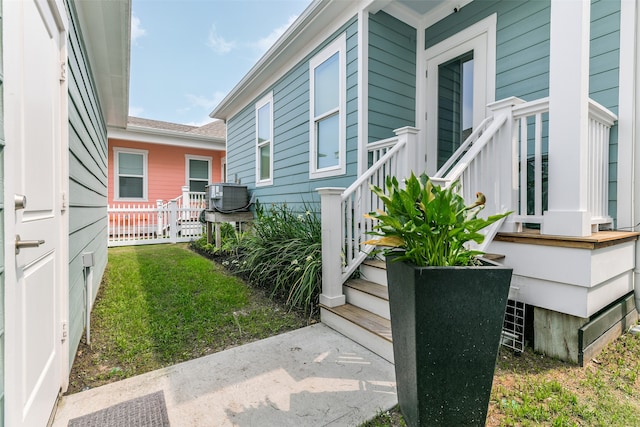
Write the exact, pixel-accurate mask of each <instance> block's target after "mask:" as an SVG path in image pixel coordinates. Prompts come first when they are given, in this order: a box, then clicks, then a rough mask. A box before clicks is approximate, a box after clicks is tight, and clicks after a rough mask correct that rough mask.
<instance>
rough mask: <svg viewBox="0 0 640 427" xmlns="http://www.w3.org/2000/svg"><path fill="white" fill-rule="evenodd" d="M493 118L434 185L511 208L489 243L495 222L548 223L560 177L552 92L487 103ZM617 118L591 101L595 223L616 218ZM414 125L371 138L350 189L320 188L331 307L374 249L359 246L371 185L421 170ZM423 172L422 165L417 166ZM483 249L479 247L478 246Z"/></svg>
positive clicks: (505, 226)
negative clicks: (551, 164)
mask: <svg viewBox="0 0 640 427" xmlns="http://www.w3.org/2000/svg"><path fill="white" fill-rule="evenodd" d="M489 108H490V109H491V110H492V111H493V116H492V117H490V118H488V119H487V120H485V121H484V122H483V123H482V124H481V125H480V126H478V128H477V129H476V130H475V131H474V132H473V133H472V134H471V135H470V136H469V138H467V140H466V141H465V142H464V143H463V144H462V146H461V147H460V148H459V149H458V150H457V151H456V152H455V153H454V154H453V156H452V158H451V159H450V160H449V161H448V162H447V163H446V164H445V165H443V167H442V168H441V169H440V170H439V171H438V172H437V173H436V174H434V175H433V176H432V177H431V179H432V181H434V183H436V184H440V185H443V186H448V185H451V183H453V182H455V181H459V182H460V184H461V191H462V195H463V197H464V198H465V200H468V201H469V202H471V201H473V200H475V198H476V196H475V193H476V192H478V191H481V192H483V193H484V194H485V195H486V197H487V205H486V206H485V213H486V215H492V214H495V213H498V212H505V211H510V210H511V211H514V213H515V214H514V215H510V216H509V217H508V218H507V221H505V222H503V223H500V224H498V225H496V227H493V229H492V230H488V233H487V235H486V238H485V241H486V243H487V244H488V243H489V242H490V241H491V239H492V238H493V236H492V233H495V232H496V231H497V229H498V227H502V228H501V230H504V231H516V230H519V229H521V228H522V225H523V224H524V223H538V224H542V222H543V221H544V211H545V210H546V206H545V199H546V195H545V189H546V188H548V187H547V186H550V185H554V178H555V179H556V183H561V180H562V179H563V177H561V176H560V177H551V176H548V173H547V165H546V164H547V161H548V159H547V155H546V150H545V144H546V145H548V144H549V143H551V142H549V141H548V131H547V129H548V120H549V116H548V112H549V100H548V98H544V99H540V100H536V101H531V102H524V101H523V100H521V99H518V98H508V99H505V100H502V101H498V102H496V103H493V104H492V105H490V106H489ZM616 119H617V118H616V116H615V115H614V114H613V113H611V112H610V111H609V110H607V109H606V108H604V107H602V106H601V105H599V104H597V103H596V102H594V101H590V103H589V141H588V142H587V143H588V146H589V150H588V155H587V157H588V159H587V162H588V163H587V164H588V165H589V166H588V169H589V186H588V188H589V199H588V200H589V202H588V205H589V209H590V213H591V218H592V220H591V221H592V224H593V225H592V227H595V228H596V229H597V227H598V225H599V224H605V223H609V222H611V219H610V218H609V216H608V214H607V204H608V192H607V189H608V165H609V161H608V147H609V133H610V128H611V126H612V125H613V123H614V121H615V120H616ZM415 144H417V130H416V129H414V128H403V129H400V130H398V131H397V136H396V137H395V138H390V139H386V140H383V141H379V142H377V143H373V144H369V158H370V159H372V161H373V165H372V166H371V167H370V168H369V170H367V172H365V174H363V175H362V176H361V177H360V178H358V180H356V181H355V182H354V183H353V184H352V185H351V186H350V187H349V188H348V189H346V190H344V189H342V188H322V189H318V192H319V193H320V196H321V209H322V253H323V262H322V293H321V295H320V302H321V303H322V304H324V305H326V306H329V307H335V306H337V305H341V304H344V302H345V297H344V295H343V293H342V284H343V283H344V282H345V281H346V280H347V279H348V277H349V276H350V275H351V273H353V271H355V269H356V268H358V266H359V265H360V263H361V262H362V261H363V260H364V259H365V258H366V256H367V254H368V253H369V252H370V251H371V249H372V248H371V247H367V246H365V245H362V242H363V241H365V240H367V239H368V236H367V234H366V233H367V232H368V231H370V230H371V229H372V224H371V222H370V221H369V220H367V219H365V218H364V214H365V213H367V212H370V211H373V210H375V209H377V208H380V207H381V206H380V202H379V200H377V198H376V197H375V196H373V194H372V193H371V191H370V190H369V186H370V185H371V184H375V185H378V186H382V185H384V182H385V179H386V177H387V176H397V177H399V178H400V177H405V176H408V175H409V173H410V171H411V170H414V171H416V165H415V163H414V162H415V160H414V158H415V153H416V150H415V148H414V146H415ZM416 173H420V171H416ZM481 249H482V248H481Z"/></svg>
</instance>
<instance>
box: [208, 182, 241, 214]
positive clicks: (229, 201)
mask: <svg viewBox="0 0 640 427" xmlns="http://www.w3.org/2000/svg"><path fill="white" fill-rule="evenodd" d="M207 199H208V201H209V202H208V205H209V210H211V211H218V212H223V213H224V212H239V211H246V210H248V209H249V192H248V190H247V186H246V185H240V184H231V183H227V182H222V183H218V184H211V185H208V186H207Z"/></svg>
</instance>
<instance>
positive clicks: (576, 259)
mask: <svg viewBox="0 0 640 427" xmlns="http://www.w3.org/2000/svg"><path fill="white" fill-rule="evenodd" d="M637 237H638V233H635V232H632V233H628V232H614V231H604V232H598V233H593V234H592V235H591V236H589V237H564V236H549V235H542V234H540V233H539V231H537V230H525V231H524V232H521V233H499V234H498V235H497V236H496V238H495V240H494V242H492V244H491V246H490V247H489V251H490V252H492V253H499V254H505V258H504V260H503V263H504V265H506V266H509V267H512V268H513V278H512V282H511V286H512V296H511V297H512V298H515V299H517V300H518V301H521V302H523V303H525V304H527V305H530V306H532V307H534V309H533V318H534V319H533V332H532V333H529V335H530V336H533V343H534V345H533V347H534V349H535V350H536V351H538V352H540V353H543V354H546V355H548V356H551V357H557V358H559V359H561V360H566V361H570V362H573V363H578V364H580V365H583V364H584V363H585V361H588V360H590V359H592V358H594V357H595V355H596V354H597V353H598V352H599V351H600V350H601V349H602V348H603V347H604V346H605V345H607V344H608V343H610V342H611V341H613V340H615V339H616V338H617V337H618V336H620V335H621V334H622V333H624V332H625V331H626V330H627V329H629V327H630V326H632V325H633V324H635V323H636V322H637V320H638V312H637V310H636V307H635V301H634V281H633V271H634V268H635V241H636V239H637Z"/></svg>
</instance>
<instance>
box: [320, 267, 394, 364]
mask: <svg viewBox="0 0 640 427" xmlns="http://www.w3.org/2000/svg"><path fill="white" fill-rule="evenodd" d="M386 274H387V273H386V268H385V263H384V261H380V260H366V261H364V262H363V263H362V265H361V266H360V276H361V277H360V278H358V279H349V280H347V282H346V283H345V284H344V285H343V286H344V293H345V296H346V301H347V303H346V304H344V305H340V306H337V307H327V306H324V305H322V306H321V307H320V310H321V317H322V322H323V323H325V324H326V325H327V326H329V327H331V328H333V329H335V330H336V331H338V332H340V333H341V334H343V335H345V336H347V337H349V338H351V339H352V340H354V341H355V342H357V343H359V344H360V345H362V346H364V347H366V348H368V349H369V350H371V351H373V352H374V353H376V354H378V355H379V356H382V357H383V358H385V359H386V360H388V361H389V362H391V363H393V344H392V339H391V322H390V320H389V319H390V316H389V294H388V292H387V276H386Z"/></svg>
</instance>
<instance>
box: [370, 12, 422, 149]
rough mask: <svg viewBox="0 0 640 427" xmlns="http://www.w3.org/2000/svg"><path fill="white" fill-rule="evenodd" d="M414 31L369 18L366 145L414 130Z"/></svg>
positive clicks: (379, 17) (397, 23)
mask: <svg viewBox="0 0 640 427" xmlns="http://www.w3.org/2000/svg"><path fill="white" fill-rule="evenodd" d="M415 121H416V29H415V28H413V27H411V26H409V25H407V24H405V23H403V22H402V21H399V20H398V19H396V18H394V17H392V16H390V15H388V14H386V13H384V12H378V13H377V14H375V15H371V16H370V18H369V126H368V130H369V141H368V142H374V141H379V140H381V139H386V138H390V137H392V136H394V135H395V134H394V133H393V130H394V129H398V128H401V127H403V126H415Z"/></svg>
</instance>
